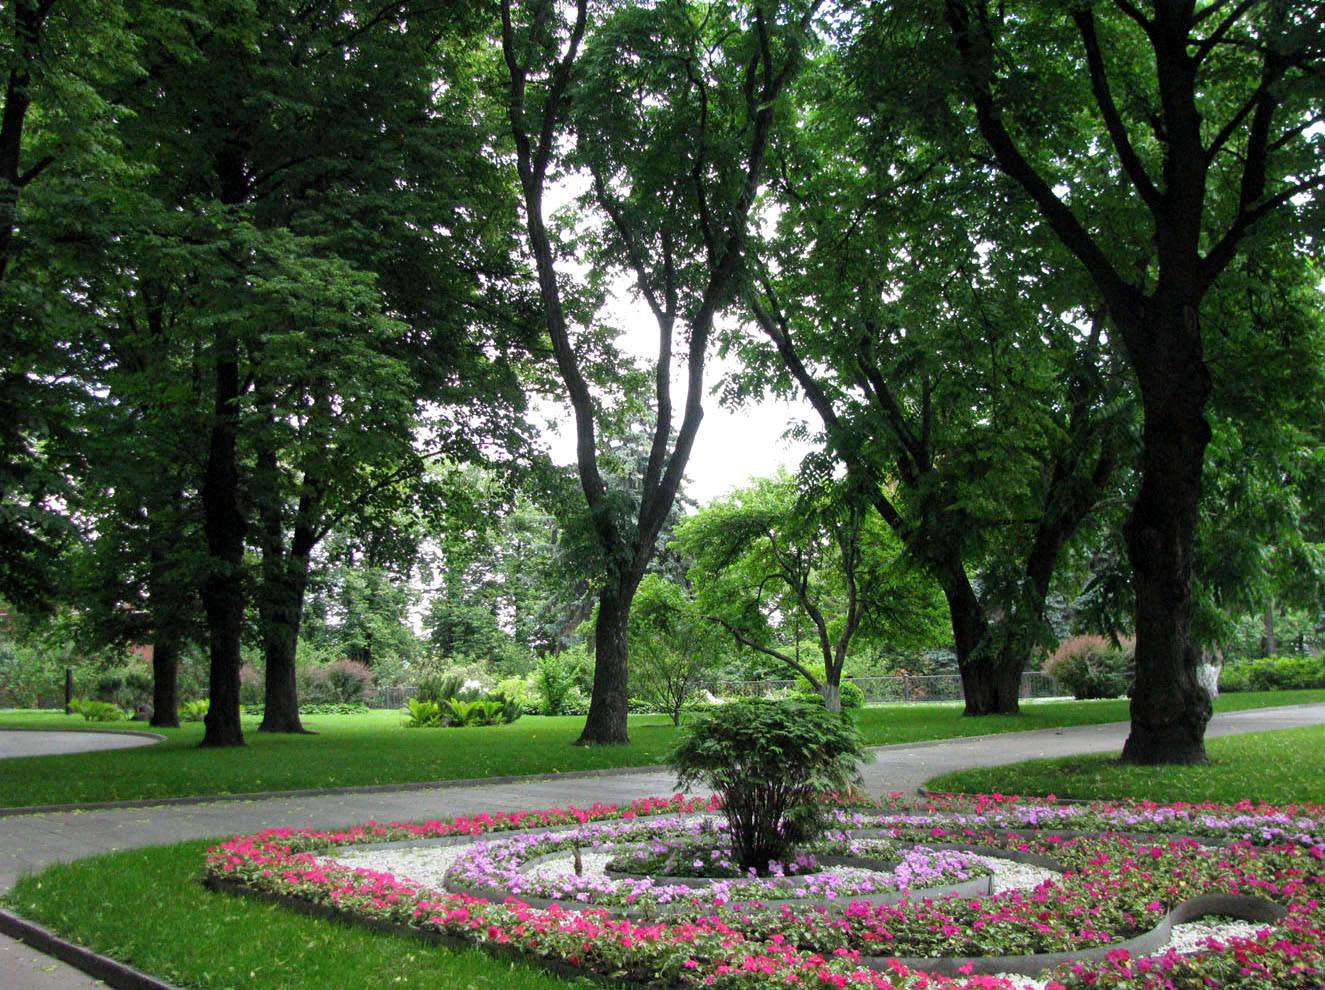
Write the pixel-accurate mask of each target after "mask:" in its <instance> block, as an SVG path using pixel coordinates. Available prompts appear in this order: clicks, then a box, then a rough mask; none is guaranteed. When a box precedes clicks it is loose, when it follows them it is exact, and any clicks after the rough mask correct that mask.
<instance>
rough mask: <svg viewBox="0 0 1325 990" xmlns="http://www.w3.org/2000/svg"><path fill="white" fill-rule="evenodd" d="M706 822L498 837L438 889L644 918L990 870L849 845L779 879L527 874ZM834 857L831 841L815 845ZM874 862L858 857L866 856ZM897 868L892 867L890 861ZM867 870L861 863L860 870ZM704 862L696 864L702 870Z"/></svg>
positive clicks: (478, 847)
mask: <svg viewBox="0 0 1325 990" xmlns="http://www.w3.org/2000/svg"><path fill="white" fill-rule="evenodd" d="M710 824H711V823H710V822H708V821H707V820H699V821H696V820H691V821H688V822H687V821H685V820H683V819H681V818H677V817H665V818H661V819H659V820H657V821H638V820H637V821H628V822H615V823H614V822H604V823H591V824H586V825H582V826H580V827H578V828H575V829H571V830H569V831H564V832H560V833H540V834H534V835H517V836H512V837H509V838H506V839H502V840H499V841H488V842H477V843H474V844H473V846H472V847H471V848H470V849H469V850H467V851H466V852H465V853H464V854H462V855H461V857H460V858H459V860H458V861H457V862H456V863H455V864H454V865H453V866H452V867H451V869H450V870H449V871H448V872H447V875H446V889H447V890H450V891H452V892H456V893H466V894H470V895H476V896H481V897H487V898H493V897H496V898H498V899H502V898H504V897H505V896H508V895H511V896H515V897H519V898H520V899H521V900H524V901H525V902H527V903H531V904H535V905H538V906H548V904H550V903H551V902H553V901H564V902H566V903H568V904H570V905H573V906H577V907H578V906H580V905H585V906H591V907H611V908H622V909H626V910H627V911H628V913H629V914H630V915H631V916H635V917H639V916H641V915H642V916H646V917H651V916H653V915H654V914H656V913H657V911H658V909H666V910H667V911H668V913H676V912H678V911H690V912H699V913H703V912H707V911H711V910H713V909H714V908H717V907H723V906H725V905H732V904H738V903H750V902H766V903H777V902H781V901H797V902H801V903H802V904H805V903H815V904H825V903H829V902H833V901H841V902H843V903H845V902H846V901H849V900H858V901H861V902H868V903H872V904H889V903H894V902H896V901H897V900H898V899H899V898H900V897H901V896H902V895H903V893H904V891H905V890H907V889H910V890H915V889H919V888H925V889H926V892H929V890H930V889H932V888H941V889H939V890H938V891H936V893H943V892H947V891H946V890H944V889H942V888H957V887H962V891H961V892H963V893H975V892H978V891H983V892H988V882H987V880H986V882H985V883H983V884H980V883H978V882H977V883H975V884H974V885H972V886H971V887H970V888H969V889H966V887H965V885H967V884H969V883H970V882H971V881H978V880H979V879H980V878H988V876H989V875H990V870H989V868H988V867H987V866H986V865H985V864H984V863H983V862H982V861H981V860H980V859H979V858H978V857H976V856H974V855H972V854H970V853H964V852H957V851H953V850H945V851H940V852H934V851H932V850H929V849H923V848H916V849H907V850H904V851H901V852H899V851H898V847H897V846H896V844H895V843H891V842H889V843H878V842H872V843H866V844H862V843H856V844H855V845H854V848H856V849H857V854H856V856H855V857H853V858H854V859H855V860H856V862H857V864H858V865H856V866H850V867H845V868H842V869H836V870H823V871H817V872H812V873H809V874H807V875H804V876H787V875H785V874H783V873H781V872H779V873H778V874H777V875H774V876H769V877H756V876H754V875H753V873H752V874H751V875H750V876H748V877H737V878H731V879H716V880H711V881H702V886H697V885H696V883H695V882H689V883H679V882H668V881H667V880H666V879H665V878H664V879H661V880H660V879H656V878H654V877H644V876H624V877H611V876H605V875H599V876H578V875H575V874H562V875H559V876H556V877H544V876H541V875H539V874H537V873H532V872H526V870H527V867H528V866H529V865H530V864H532V863H533V862H534V861H536V860H538V859H541V858H545V857H548V856H555V855H558V854H565V852H566V850H569V849H579V848H581V847H587V848H590V849H609V850H615V851H618V852H624V851H625V850H626V849H627V848H628V847H630V846H638V845H651V844H654V843H659V844H661V843H664V842H668V841H675V840H682V839H690V840H693V839H696V838H697V837H699V836H701V835H704V834H707V833H708V832H709V830H710ZM819 848H821V849H822V850H823V851H824V852H825V853H829V854H831V853H834V852H836V851H837V847H836V846H835V845H834V844H825V845H822V846H820V847H819ZM867 849H868V850H869V851H871V852H873V853H874V854H875V855H874V856H866V855H865V852H866V850H867ZM894 857H895V858H896V859H897V861H896V862H891V861H890V860H891V859H892V858H894ZM865 864H869V865H868V866H866V865H865ZM701 865H702V864H701Z"/></svg>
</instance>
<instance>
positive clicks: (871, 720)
mask: <svg viewBox="0 0 1325 990" xmlns="http://www.w3.org/2000/svg"><path fill="white" fill-rule="evenodd" d="M1321 700H1325V690H1317V691H1281V692H1249V693H1245V694H1234V695H1225V696H1224V697H1221V698H1219V699H1218V700H1217V701H1216V703H1215V708H1216V710H1217V711H1233V710H1237V709H1240V708H1255V707H1265V706H1270V705H1283V704H1296V703H1301V702H1306V701H1321ZM1127 718H1128V714H1127V701H1126V700H1125V699H1115V700H1111V701H1090V702H1072V701H1052V702H1037V703H1034V704H1028V705H1026V706H1024V708H1023V711H1022V713H1021V714H1020V715H989V716H982V717H978V718H965V717H963V716H962V714H961V709H960V707H958V706H954V705H909V706H908V705H890V706H881V707H870V708H866V709H864V710H862V711H861V712H860V714H859V716H858V718H857V724H858V725H859V727H860V730H861V734H862V736H863V737H864V740H865V743H866V745H870V746H879V745H886V744H891V743H905V742H919V741H924V740H932V739H945V738H954V737H960V736H972V735H984V734H989V733H999V732H1016V731H1022V730H1028V729H1043V728H1056V727H1063V726H1072V725H1090V724H1098V723H1102V722H1118V721H1125V720H1126V719H1127ZM257 722H258V720H257V719H256V718H245V720H244V729H245V738H246V740H247V743H248V744H247V745H246V746H244V747H242V748H235V749H219V750H218V749H206V750H203V749H199V748H198V745H197V744H198V742H199V741H200V740H201V739H202V732H203V728H202V725H201V724H200V723H193V724H189V725H185V726H182V727H180V728H178V729H162V730H153V731H160V733H161V734H162V735H164V736H166V741H165V742H163V743H159V744H156V745H152V746H146V747H142V748H134V749H121V750H110V751H105V752H94V753H76V754H69V755H63V756H34V757H24V758H20V759H12V760H5V761H3V763H0V807H33V806H38V805H48V804H81V803H94V802H100V801H124V800H140V799H147V800H150V799H155V798H167V797H181V796H196V795H204V794H246V793H254V792H257V791H279V790H303V789H310V788H319V787H352V786H362V785H373V784H403V783H413V782H417V781H434V780H448V779H475V778H481V777H498V776H508V775H519V774H537V773H551V772H566V771H573V770H602V769H607V768H612V767H637V766H649V765H653V764H659V763H663V762H664V761H665V760H666V756H667V753H668V752H669V751H670V750H671V748H672V746H673V745H674V744H675V742H676V736H677V730H676V729H675V728H673V727H672V726H671V724H670V722H668V720H667V719H666V718H665V717H663V716H632V718H631V740H632V741H631V743H630V745H628V746H611V747H583V746H576V745H574V742H575V739H576V738H577V737H578V736H579V734H580V731H581V729H582V728H583V726H584V720H583V718H582V717H579V716H566V717H559V718H541V717H536V716H526V717H525V718H522V719H520V720H519V721H517V722H514V723H512V724H511V725H504V726H488V727H484V728H473V729H405V728H402V727H401V716H400V714H399V713H398V712H395V711H375V712H369V713H367V714H361V715H321V716H308V717H306V718H305V719H304V725H305V726H306V727H308V728H310V729H313V730H314V731H315V732H316V733H317V734H316V735H283V734H272V733H260V732H257V731H256V730H257ZM113 724H115V725H117V726H119V727H121V728H122V727H124V725H125V723H113ZM92 725H93V723H89V722H86V721H84V720H83V719H81V718H78V717H77V716H65V715H64V714H62V713H59V712H20V711H5V712H0V728H3V727H24V726H26V727H39V728H40V727H46V728H88V727H91V726H92ZM135 728H147V727H146V726H140V725H137V724H136V725H135Z"/></svg>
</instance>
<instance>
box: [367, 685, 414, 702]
mask: <svg viewBox="0 0 1325 990" xmlns="http://www.w3.org/2000/svg"><path fill="white" fill-rule="evenodd" d="M417 693H418V692H417V691H416V689H415V688H414V686H413V685H411V684H385V685H381V686H377V685H374V686H373V687H370V688H368V690H366V691H364V693H363V701H364V704H366V705H367V706H368V707H369V708H404V707H405V704H406V703H407V702H408V701H409V699H410V698H413V697H414V696H415V695H416V694H417Z"/></svg>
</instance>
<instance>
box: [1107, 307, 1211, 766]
mask: <svg viewBox="0 0 1325 990" xmlns="http://www.w3.org/2000/svg"><path fill="white" fill-rule="evenodd" d="M1156 309H1158V310H1159V313H1160V321H1163V322H1166V323H1167V324H1168V325H1167V326H1163V327H1162V328H1161V327H1156V328H1155V330H1153V331H1152V332H1153V334H1154V337H1155V338H1158V339H1160V340H1164V341H1166V342H1167V344H1168V346H1167V348H1166V353H1164V354H1161V355H1156V356H1154V357H1153V358H1152V357H1151V356H1149V355H1147V356H1146V357H1140V356H1139V355H1138V358H1139V360H1137V372H1138V378H1139V380H1140V382H1141V399H1142V407H1143V409H1144V411H1145V446H1144V453H1143V455H1142V473H1141V491H1140V493H1139V494H1138V496H1137V500H1136V504H1135V506H1134V507H1133V509H1132V513H1131V517H1130V518H1129V519H1128V522H1127V528H1126V531H1125V537H1126V541H1127V555H1128V559H1129V561H1130V562H1131V565H1132V585H1133V587H1134V588H1135V590H1136V692H1135V695H1134V696H1133V698H1132V731H1131V733H1130V734H1129V735H1128V737H1127V742H1126V743H1125V744H1124V746H1123V761H1124V762H1127V763H1139V764H1153V763H1177V764H1199V763H1206V762H1207V757H1206V752H1205V742H1204V738H1205V727H1206V724H1207V723H1208V722H1209V721H1210V716H1211V714H1212V708H1211V702H1210V697H1209V695H1208V694H1207V693H1206V691H1205V689H1204V688H1203V687H1201V685H1200V684H1199V683H1198V682H1197V679H1196V666H1197V663H1198V662H1199V659H1200V658H1199V655H1198V652H1197V651H1196V649H1195V648H1194V647H1193V645H1192V641H1191V626H1192V614H1193V610H1194V602H1193V597H1192V567H1193V558H1194V554H1195V549H1196V524H1197V516H1198V512H1199V508H1200V501H1201V468H1202V465H1203V462H1204V455H1205V448H1206V445H1207V444H1208V443H1209V440H1210V427H1209V424H1208V423H1207V422H1206V420H1205V416H1204V415H1203V413H1202V410H1203V408H1204V406H1205V401H1206V398H1207V396H1208V395H1209V393H1210V377H1209V374H1208V372H1207V371H1206V367H1205V362H1204V360H1203V358H1202V355H1201V340H1200V334H1199V330H1198V328H1197V326H1196V325H1195V320H1196V317H1195V310H1194V308H1193V307H1191V306H1190V305H1183V304H1177V305H1175V304H1173V303H1169V304H1168V305H1161V306H1157V307H1156ZM1174 324H1176V325H1174Z"/></svg>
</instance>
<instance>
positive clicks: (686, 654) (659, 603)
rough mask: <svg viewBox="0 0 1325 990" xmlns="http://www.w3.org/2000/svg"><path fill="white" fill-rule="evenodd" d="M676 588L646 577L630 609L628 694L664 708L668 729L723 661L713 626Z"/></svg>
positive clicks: (656, 576) (718, 633)
mask: <svg viewBox="0 0 1325 990" xmlns="http://www.w3.org/2000/svg"><path fill="white" fill-rule="evenodd" d="M695 606H696V603H695V602H694V601H693V600H692V599H691V598H690V597H688V596H687V594H686V592H685V589H683V588H682V587H681V586H680V585H679V584H674V583H673V582H671V581H666V580H664V579H663V578H661V577H659V576H658V575H657V574H648V575H645V577H644V580H643V581H641V582H640V586H639V591H638V592H637V593H636V595H635V602H634V604H633V605H632V607H631V610H630V655H631V672H630V676H631V682H632V683H633V684H634V685H635V690H634V691H633V692H632V693H633V694H636V695H638V696H639V697H641V698H643V699H644V700H645V701H648V702H650V703H651V704H654V705H656V706H657V707H659V708H661V709H663V710H664V711H665V712H667V714H668V715H670V716H671V718H672V724H673V725H680V724H681V712H682V711H684V710H685V707H686V705H688V704H689V703H690V701H691V699H692V698H693V697H694V696H695V692H696V691H697V690H698V689H699V686H700V684H701V683H702V682H703V678H704V676H705V675H706V674H708V673H710V672H711V671H712V670H713V668H714V667H715V666H717V665H718V663H720V662H721V659H722V642H721V640H720V638H719V637H720V636H721V635H722V634H721V633H720V632H718V631H717V630H716V629H715V628H714V625H713V623H712V622H710V621H709V620H708V619H707V617H706V616H704V615H703V614H702V613H701V612H700V611H699V610H698V609H697V608H696V607H695Z"/></svg>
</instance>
